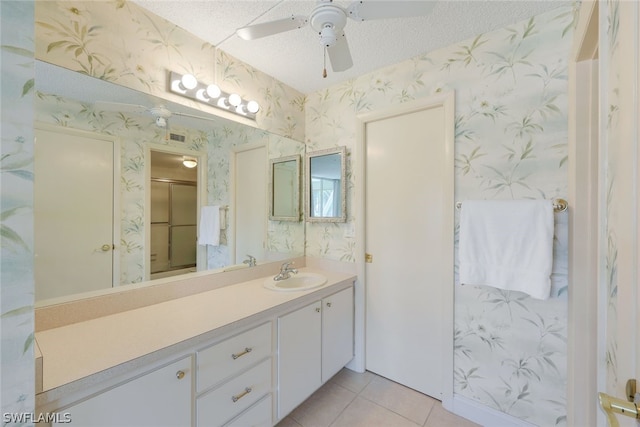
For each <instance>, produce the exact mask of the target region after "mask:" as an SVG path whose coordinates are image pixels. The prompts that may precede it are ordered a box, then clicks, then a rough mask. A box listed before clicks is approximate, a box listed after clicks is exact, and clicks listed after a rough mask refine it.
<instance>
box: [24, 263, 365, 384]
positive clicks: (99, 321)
mask: <svg viewBox="0 0 640 427" xmlns="http://www.w3.org/2000/svg"><path fill="white" fill-rule="evenodd" d="M300 271H307V272H316V273H321V274H323V275H325V276H326V277H327V279H328V280H327V284H326V285H324V286H322V287H321V288H316V289H312V290H308V291H296V292H278V291H273V290H269V289H265V288H264V287H263V282H264V280H265V278H260V279H256V280H250V281H247V282H242V283H238V284H235V285H230V286H226V287H223V288H219V289H215V290H211V291H207V292H202V293H199V294H195V295H191V296H187V297H183V298H178V299H175V300H171V301H166V302H162V303H159V304H154V305H151V306H147V307H142V308H138V309H134V310H129V311H125V312H121V313H117V314H112V315H108V316H104V317H99V318H96V319H91V320H87V321H83V322H79V323H74V324H70V325H66V326H62V327H58V328H54V329H49V330H45V331H40V332H36V337H35V339H36V342H37V345H38V346H39V349H40V351H41V353H42V390H43V391H44V392H46V391H48V390H52V389H55V388H56V387H60V386H62V385H65V384H68V383H71V382H73V381H76V380H79V379H82V378H85V377H88V376H91V375H93V374H96V373H98V372H101V371H104V370H107V369H110V368H112V367H115V366H117V365H120V364H123V363H126V362H129V361H132V360H134V359H136V358H138V357H141V356H144V355H148V354H150V353H153V352H155V351H158V350H161V349H164V348H166V347H169V346H172V345H174V344H177V343H180V342H183V341H186V340H189V339H191V338H194V337H197V336H198V335H201V334H204V333H207V332H211V331H214V330H216V329H218V328H221V327H224V326H228V325H230V324H233V323H234V322H237V321H240V320H243V319H246V318H247V317H251V316H255V315H256V314H259V313H262V312H265V311H267V310H269V309H272V308H274V307H277V306H280V305H282V304H286V303H289V302H293V301H294V300H296V299H298V298H301V297H303V296H307V295H310V294H314V293H318V294H320V293H321V292H322V291H323V290H325V289H327V288H330V287H333V286H334V285H336V284H340V283H343V282H345V281H353V280H354V279H355V276H354V275H353V274H348V273H334V272H330V271H322V270H317V269H310V268H303V269H300Z"/></svg>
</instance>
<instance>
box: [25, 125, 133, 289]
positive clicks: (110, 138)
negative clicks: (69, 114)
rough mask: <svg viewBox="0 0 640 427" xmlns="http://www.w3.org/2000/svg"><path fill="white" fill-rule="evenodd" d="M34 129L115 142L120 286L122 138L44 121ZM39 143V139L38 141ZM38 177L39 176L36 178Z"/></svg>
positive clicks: (115, 264) (116, 275) (115, 271)
mask: <svg viewBox="0 0 640 427" xmlns="http://www.w3.org/2000/svg"><path fill="white" fill-rule="evenodd" d="M33 127H34V129H40V130H44V131H49V132H57V133H63V134H64V133H66V134H69V135H74V136H78V137H86V138H91V139H99V140H103V141H109V142H111V143H112V144H113V165H112V167H113V171H112V172H113V197H112V198H113V200H112V201H111V206H112V209H113V213H112V218H113V219H112V221H113V224H112V226H111V227H112V245H113V246H112V247H113V249H112V257H113V259H112V261H111V274H112V277H111V287H112V288H115V287H117V286H120V256H121V252H120V232H121V228H122V224H121V221H122V218H121V206H120V177H121V175H122V173H121V160H120V157H121V154H120V152H121V149H122V145H121V142H120V138H118V137H117V136H113V135H107V134H103V133H97V132H91V131H86V130H81V129H76V128H70V127H66V126H57V125H53V124H49V123H44V122H35V123H34V126H33ZM36 143H37V141H36ZM35 179H37V178H35Z"/></svg>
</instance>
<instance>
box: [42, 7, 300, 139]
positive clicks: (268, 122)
mask: <svg viewBox="0 0 640 427" xmlns="http://www.w3.org/2000/svg"><path fill="white" fill-rule="evenodd" d="M35 14H36V15H35V19H36V58H38V59H41V60H43V61H46V62H50V63H52V64H55V65H60V66H62V67H65V68H68V69H70V70H74V71H77V72H79V73H83V74H87V75H89V76H92V77H96V78H100V79H102V80H106V81H111V82H114V83H117V84H119V85H122V86H125V87H129V88H132V89H136V90H139V91H141V92H144V93H149V94H152V95H159V96H161V97H162V98H165V99H168V100H171V101H173V102H176V103H181V104H185V105H189V106H191V107H193V108H196V109H203V110H205V109H209V110H208V111H209V112H211V113H212V114H217V115H221V114H224V112H221V111H220V110H216V109H214V108H212V107H207V106H205V105H204V104H200V103H196V102H193V101H191V100H188V99H187V98H183V97H181V96H178V95H174V94H171V93H168V92H167V90H166V86H167V81H166V79H167V73H168V71H176V72H179V73H191V74H193V75H195V76H196V77H197V78H198V79H199V80H201V81H204V82H209V81H216V82H217V83H218V85H219V86H220V87H221V89H222V90H224V91H226V92H236V93H238V94H240V95H241V96H242V97H243V98H246V99H254V100H256V101H258V103H259V104H260V105H261V110H260V111H259V112H258V115H257V120H256V123H255V125H256V127H258V128H260V129H265V130H268V131H270V132H273V133H276V134H278V135H282V136H286V137H290V138H293V139H295V140H298V141H303V140H304V133H305V130H304V105H305V96H304V95H303V94H301V93H299V92H298V91H296V90H294V89H292V88H290V87H288V86H286V85H284V84H283V83H281V82H279V81H277V80H276V79H274V78H272V77H270V76H268V75H266V74H264V73H262V72H261V71H259V70H256V69H254V68H252V67H251V66H249V65H247V64H245V63H243V62H240V61H238V60H236V59H235V58H233V57H231V56H229V55H227V54H226V53H224V52H223V51H218V50H217V49H215V47H214V46H212V45H210V44H209V43H206V42H204V41H202V40H201V39H198V38H196V37H195V36H193V35H192V34H190V33H189V32H187V31H185V30H184V29H182V28H180V27H178V26H176V25H174V24H172V23H169V22H168V21H166V20H164V19H162V18H160V17H158V16H156V15H154V14H152V13H150V12H148V11H146V10H145V9H143V8H141V7H139V6H137V5H136V4H135V3H131V2H129V1H127V0H111V1H73V0H72V1H38V2H36V12H35ZM228 117H229V118H231V119H232V120H233V117H234V116H232V115H229V116H228Z"/></svg>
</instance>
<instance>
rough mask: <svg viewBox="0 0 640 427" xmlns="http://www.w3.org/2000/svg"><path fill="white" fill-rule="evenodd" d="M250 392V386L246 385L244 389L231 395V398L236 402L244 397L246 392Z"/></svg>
mask: <svg viewBox="0 0 640 427" xmlns="http://www.w3.org/2000/svg"><path fill="white" fill-rule="evenodd" d="M249 393H251V387H247V388H245V389H244V391H243V392H242V393H240V394H236V395H235V396H231V400H233V403H236V402H237V401H238V400H240V399H242V398H243V397H245V396H246V395H247V394H249Z"/></svg>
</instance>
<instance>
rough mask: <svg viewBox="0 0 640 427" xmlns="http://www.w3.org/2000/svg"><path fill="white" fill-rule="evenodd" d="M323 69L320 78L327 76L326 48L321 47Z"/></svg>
mask: <svg viewBox="0 0 640 427" xmlns="http://www.w3.org/2000/svg"><path fill="white" fill-rule="evenodd" d="M322 65H323V67H324V68H323V70H322V78H325V79H326V78H327V48H326V47H325V48H324V49H323V63H322Z"/></svg>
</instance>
